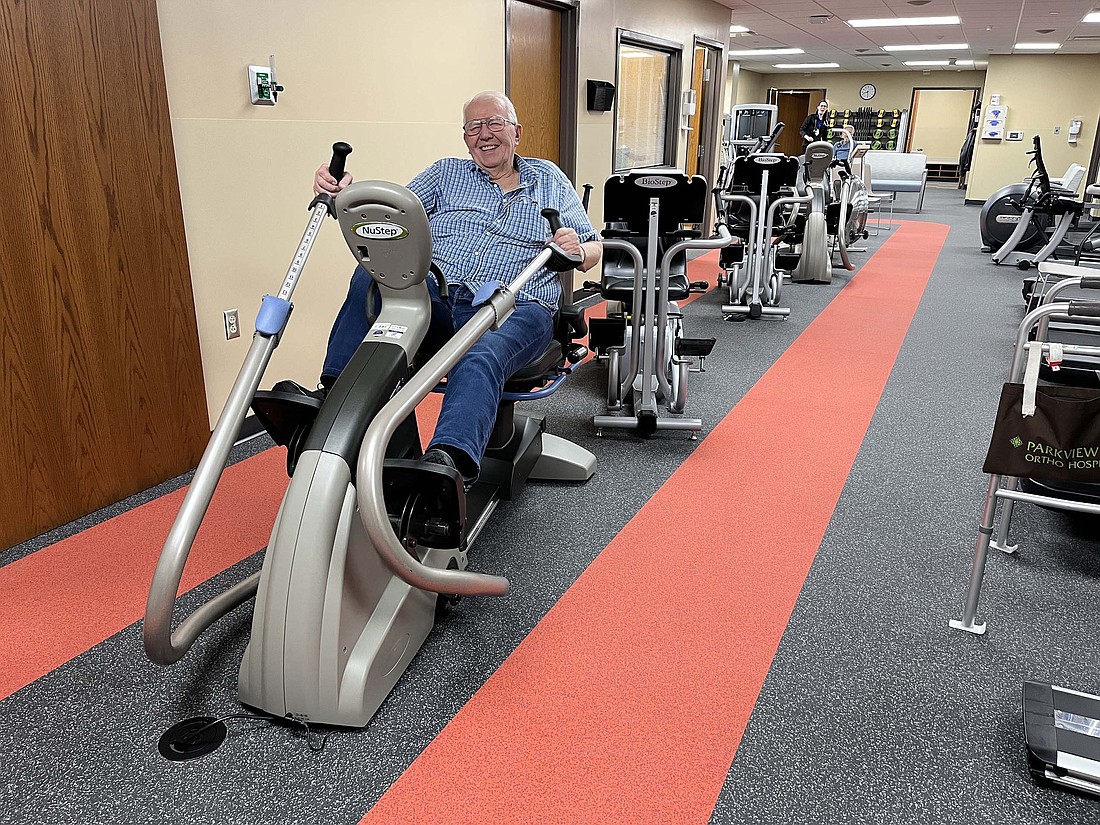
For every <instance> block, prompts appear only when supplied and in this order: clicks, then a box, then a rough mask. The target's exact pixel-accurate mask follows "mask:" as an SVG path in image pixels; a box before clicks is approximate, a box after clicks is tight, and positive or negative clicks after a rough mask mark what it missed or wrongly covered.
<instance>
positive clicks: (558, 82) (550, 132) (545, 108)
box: [505, 0, 577, 182]
mask: <svg viewBox="0 0 1100 825" xmlns="http://www.w3.org/2000/svg"><path fill="white" fill-rule="evenodd" d="M505 27H506V35H505V39H506V42H507V48H506V54H505V63H506V74H507V83H506V87H505V90H506V92H507V94H508V97H510V98H511V99H512V102H513V103H514V104H515V106H516V113H517V115H518V116H519V120H520V123H522V124H523V147H522V149H523V154H524V155H527V156H529V157H535V158H543V159H545V160H549V161H553V162H554V163H556V164H557V165H558V166H559V167H560V168H561V170H562V171H563V172H565V174H566V176H567V177H568V178H569V179H570V180H571V181H574V182H575V177H576V155H577V142H576V134H577V60H576V54H577V28H576V27H577V3H576V2H552V0H545V1H543V0H508V6H507V19H506V23H505Z"/></svg>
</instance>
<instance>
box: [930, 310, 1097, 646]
mask: <svg viewBox="0 0 1100 825" xmlns="http://www.w3.org/2000/svg"><path fill="white" fill-rule="evenodd" d="M1098 307H1100V305H1097V304H1095V303H1091V302H1089V303H1083V304H1071V305H1068V306H1067V305H1066V304H1063V303H1057V304H1054V303H1046V304H1043V305H1041V306H1039V307H1036V308H1035V309H1033V310H1032V311H1031V312H1029V313H1028V314H1027V315H1026V316H1024V319H1023V321H1022V322H1021V323H1020V327H1019V331H1018V332H1017V334H1016V344H1015V347H1014V349H1013V356H1012V367H1011V369H1010V370H1009V379H1008V380H1009V381H1012V382H1018V381H1020V380H1021V378H1022V376H1023V371H1024V364H1025V361H1026V354H1027V352H1028V351H1029V350H1030V349H1031V348H1033V347H1037V346H1038V347H1042V349H1043V354H1044V355H1045V354H1047V353H1048V352H1049V350H1050V345H1049V343H1047V342H1045V341H1042V340H1041V339H1036V340H1035V341H1031V342H1029V341H1028V336H1029V335H1030V333H1031V330H1032V329H1033V328H1037V327H1038V326H1039V325H1040V324H1045V323H1046V321H1047V320H1048V319H1050V318H1055V319H1062V318H1069V317H1071V315H1073V316H1074V317H1079V318H1081V319H1084V318H1092V319H1093V320H1094V321H1095V322H1096V323H1098V324H1100V318H1097V317H1096V316H1095V315H1085V314H1080V315H1075V313H1074V310H1075V308H1087V309H1088V311H1090V312H1092V311H1096V310H1097V309H1098ZM1063 350H1064V352H1065V353H1066V354H1071V355H1092V356H1100V345H1098V346H1095V347H1093V346H1073V345H1063ZM1002 500H1003V501H1004V506H1003V507H1002V508H1001V514H1000V521H999V522H998V523H997V525H996V526H997V535H996V538H994V523H995V522H996V517H997V503H998V502H999V501H1002ZM1017 501H1021V502H1025V503H1028V504H1037V505H1041V506H1043V507H1050V508H1054V509H1058V510H1070V511H1073V512H1078V513H1097V514H1100V505H1098V504H1088V503H1085V502H1080V501H1074V500H1070V499H1064V498H1058V497H1054V496H1044V495H1038V494H1035V493H1025V492H1023V491H1022V490H1021V489H1020V485H1019V479H1016V478H1010V477H1006V476H1001V475H991V476H990V477H989V485H988V487H987V488H986V494H985V500H984V503H983V505H982V515H981V521H980V523H979V525H978V537H977V542H976V544H975V547H974V558H973V563H972V566H971V571H970V582H969V584H968V586H967V590H966V595H965V597H964V600H963V613H962V618H960V619H952V620H951V622H950V625H951V627H953V628H955V629H956V630H965V631H967V632H969V633H974V634H977V635H981V634H983V633H985V630H986V626H985V622H979V621H978V620H977V613H978V600H979V598H980V597H981V590H982V582H983V580H984V578H985V565H986V561H987V559H988V556H989V548H990V547H993V548H994V549H997V550H1000V551H1002V552H1004V553H1015V552H1016V550H1017V546H1016V545H1014V544H1009V541H1008V531H1009V527H1010V526H1011V522H1012V508H1013V505H1014V503H1015V502H1017Z"/></svg>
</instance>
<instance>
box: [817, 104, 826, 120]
mask: <svg viewBox="0 0 1100 825" xmlns="http://www.w3.org/2000/svg"><path fill="white" fill-rule="evenodd" d="M828 113H829V104H828V103H826V102H825V101H821V102H820V103H818V104H817V116H818V117H825V115H827V114H828Z"/></svg>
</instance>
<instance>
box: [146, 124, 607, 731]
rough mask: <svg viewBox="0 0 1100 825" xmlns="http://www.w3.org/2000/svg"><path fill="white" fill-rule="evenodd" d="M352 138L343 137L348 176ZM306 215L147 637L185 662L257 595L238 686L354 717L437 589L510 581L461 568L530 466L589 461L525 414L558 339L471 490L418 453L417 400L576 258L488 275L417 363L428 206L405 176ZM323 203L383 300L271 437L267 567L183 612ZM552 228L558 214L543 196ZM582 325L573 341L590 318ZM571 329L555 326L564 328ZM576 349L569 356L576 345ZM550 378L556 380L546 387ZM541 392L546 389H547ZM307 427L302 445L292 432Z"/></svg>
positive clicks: (261, 696) (544, 474)
mask: <svg viewBox="0 0 1100 825" xmlns="http://www.w3.org/2000/svg"><path fill="white" fill-rule="evenodd" d="M350 151H351V149H350V147H348V146H347V145H346V144H337V145H336V146H335V147H334V154H333V159H332V162H331V163H330V164H329V168H330V170H332V173H333V175H334V176H336V177H337V179H339V178H340V177H341V176H342V174H343V168H344V158H345V157H346V155H347V153H348V152H350ZM311 206H312V209H313V213H312V216H311V219H310V223H309V226H308V227H307V230H306V233H305V236H304V237H303V239H302V242H301V244H300V245H299V248H298V252H297V254H296V255H295V257H294V263H293V264H292V265H291V268H290V271H289V272H288V274H287V276H286V279H285V281H284V284H283V289H282V290H281V291H280V293H279V296H278V297H277V298H272V297H271V296H267V297H265V298H264V303H263V306H262V308H261V310H260V316H259V318H258V319H257V325H256V334H255V336H254V338H253V343H252V347H251V349H250V350H249V354H248V356H247V358H246V361H245V364H244V366H243V367H242V369H241V372H240V374H239V375H238V378H237V381H236V383H235V384H234V386H233V389H232V391H231V393H230V397H229V401H228V402H227V404H226V407H225V410H224V411H223V413H222V415H221V417H220V418H219V420H218V424H217V426H216V427H215V429H214V433H213V435H212V437H211V441H210V444H209V445H208V446H207V449H206V452H205V453H204V455H203V458H202V461H201V462H200V464H199V468H198V470H197V471H196V473H195V477H194V480H193V482H192V484H191V486H190V488H189V489H188V492H187V494H186V496H185V498H184V502H183V505H182V506H181V508H180V512H179V514H178V515H177V517H176V521H175V523H174V524H173V526H172V529H171V531H170V532H169V535H168V539H167V540H166V542H165V546H164V549H163V551H162V553H161V558H160V561H159V563H158V565H157V569H156V573H155V574H154V577H153V582H152V585H151V587H150V591H149V599H148V602H147V605H146V613H145V628H144V637H145V650H146V654H147V655H148V657H149V658H150V659H151V660H152V661H154V662H156V663H158V664H171V663H173V662H175V661H178V660H179V659H180V658H181V657H182V656H183V655H184V654H186V652H187V651H188V650H189V649H190V647H191V646H192V644H193V643H194V641H195V640H196V638H197V637H198V635H199V634H200V633H202V631H203V630H205V629H206V628H207V627H209V626H210V625H211V624H212V623H213V622H214V621H216V620H217V619H218V618H219V617H221V616H222V615H224V614H225V613H227V612H228V611H229V610H231V609H233V608H234V607H236V606H237V605H238V604H241V603H242V602H244V601H246V600H247V599H249V598H251V597H252V596H253V595H255V597H256V605H255V609H254V612H253V619H252V633H251V638H250V640H249V643H248V647H247V649H246V650H245V654H244V657H243V660H242V662H241V667H240V676H239V696H240V700H241V702H243V703H244V704H246V705H249V706H252V707H256V708H259V709H261V710H263V711H266V712H267V713H269V714H271V715H272V716H274V717H280V718H282V717H289V718H293V719H295V720H302V721H308V722H319V723H324V724H333V725H343V726H351V727H361V726H363V725H365V724H367V722H368V721H369V720H370V719H371V717H372V716H373V715H374V713H375V711H376V710H377V709H378V707H379V705H380V704H381V703H382V701H383V700H384V699H385V697H386V696H387V695H388V694H389V692H390V690H391V689H392V688H393V686H394V684H395V683H396V682H397V680H398V678H399V677H400V675H401V674H402V673H403V672H404V670H405V668H406V667H407V666H408V664H409V662H410V661H411V660H412V658H413V657H414V656H415V654H416V652H417V651H418V650H419V648H420V646H421V644H422V643H423V641H424V639H425V637H426V636H427V634H428V632H429V631H430V630H431V628H432V625H433V624H434V621H435V617H436V612H437V607H438V603H439V600H440V599H441V598H444V599H446V598H447V597H448V596H451V595H491V596H502V595H505V594H506V593H507V592H508V581H507V579H504V578H502V577H500V576H494V575H487V574H483V573H475V572H472V571H470V570H468V569H467V563H468V556H467V553H468V550H469V548H470V544H471V542H472V541H473V539H474V537H475V536H476V534H477V533H478V532H479V531H480V529H481V527H482V526H483V525H484V523H485V519H486V518H487V516H488V514H489V513H491V512H492V509H493V507H495V506H496V502H497V501H499V500H500V499H507V498H510V497H511V496H512V495H513V494H514V493H515V492H516V490H517V488H518V487H519V486H521V485H522V483H523V481H524V480H525V479H526V478H540V479H565V480H571V481H584V480H586V479H587V478H588V477H590V476H591V475H592V473H593V471H594V469H595V457H594V456H593V455H592V454H591V453H589V452H588V451H587V450H584V449H582V448H580V447H578V446H576V445H574V444H571V443H570V442H568V441H565V440H564V439H561V438H558V437H556V436H552V435H550V434H548V433H545V432H544V429H545V425H544V422H543V420H542V418H541V417H539V416H522V415H519V414H515V415H513V413H514V410H513V405H514V402H515V401H516V400H522V399H523V398H526V397H532V395H533V394H529V393H527V392H526V391H527V390H530V388H531V386H533V385H534V384H536V383H541V381H542V379H543V378H544V377H546V376H550V377H551V378H553V379H554V382H553V386H554V387H556V386H557V385H558V384H560V379H561V378H563V377H564V375H565V374H567V373H568V372H569V371H571V367H569V366H568V365H567V364H566V360H567V359H566V357H564V356H563V348H562V344H561V342H560V341H557V340H555V341H553V342H552V343H551V346H550V347H549V348H548V349H547V351H546V353H544V355H543V357H541V358H540V359H538V360H537V361H536V362H535V363H533V364H532V365H530V366H529V367H528V368H525V369H524V370H521V371H520V373H517V374H516V375H514V376H512V378H511V379H510V380H509V382H508V383H506V385H505V390H506V394H505V396H504V397H503V400H502V404H501V409H500V411H499V414H498V421H497V427H496V430H495V431H494V436H493V439H492V440H491V442H490V450H489V451H488V452H487V454H486V457H485V459H484V460H483V462H482V477H481V478H480V479H479V481H478V483H477V484H476V485H474V487H472V488H471V489H470V490H469V491H468V492H467V491H465V490H464V486H463V479H462V477H461V475H459V473H458V472H457V471H456V470H454V469H452V468H450V467H444V466H441V465H436V464H428V463H425V462H421V461H416V460H414V459H416V458H417V457H418V456H419V455H420V449H421V448H420V438H419V433H418V431H417V426H416V418H415V415H414V414H413V411H414V409H415V407H416V405H417V404H418V403H419V401H420V400H421V399H423V398H424V397H425V396H426V395H427V394H428V393H429V392H431V391H432V389H433V388H434V387H435V386H436V385H437V384H438V382H439V381H440V380H441V379H442V378H443V376H444V375H446V374H447V373H448V372H449V371H450V369H451V367H452V366H453V365H454V363H455V362H456V361H457V360H458V359H459V358H460V357H462V355H463V354H464V353H465V352H466V351H467V350H468V349H469V348H470V347H471V346H472V345H473V344H474V342H475V341H476V340H477V339H478V338H479V337H480V336H481V335H482V334H483V333H485V332H486V331H487V330H489V329H490V328H492V327H494V326H498V325H499V324H501V323H503V322H504V320H505V319H506V318H507V317H508V316H509V315H510V313H511V312H512V310H513V309H514V307H515V295H516V294H517V293H518V292H519V290H520V289H521V288H522V286H523V285H524V284H525V283H526V282H527V281H529V280H530V279H531V278H532V277H534V276H535V275H536V273H538V272H539V271H540V270H541V269H542V268H543V267H544V266H548V267H549V268H551V269H554V270H557V271H564V270H567V269H571V268H573V267H575V266H576V265H577V264H578V263H580V260H579V257H572V256H569V255H567V254H565V253H564V252H562V251H561V250H560V249H559V248H558V247H556V246H555V245H553V244H549V243H548V244H547V245H546V246H545V247H544V248H543V250H542V251H541V252H540V253H539V254H538V255H537V256H536V257H535V259H534V260H533V261H532V262H531V264H530V265H528V266H527V267H526V268H525V269H524V270H523V271H522V272H521V273H520V274H519V275H518V276H516V278H515V279H514V280H512V282H511V283H510V284H507V285H496V286H494V287H493V288H491V289H483V290H482V291H481V292H480V293H479V295H478V296H477V298H476V299H475V303H478V304H481V309H480V310H479V311H478V312H477V313H476V314H475V315H474V316H473V317H472V318H471V319H470V321H469V322H468V323H467V324H466V325H465V326H463V327H462V328H461V329H460V330H458V331H456V333H455V334H454V336H453V337H452V338H451V339H450V340H449V341H448V342H447V343H446V344H445V345H444V346H443V347H442V348H441V349H439V351H438V352H436V353H435V354H434V355H433V356H432V357H431V358H429V359H428V360H427V361H426V363H424V364H423V365H422V366H419V368H416V367H417V361H418V357H417V356H418V350H419V348H420V345H421V342H422V341H423V339H424V335H425V332H426V330H427V327H428V324H429V320H430V316H431V308H430V297H429V293H428V289H427V287H426V285H425V283H424V281H425V278H426V277H427V276H428V274H429V268H430V266H431V249H432V247H431V236H430V231H429V225H428V218H427V215H426V214H425V211H424V207H423V205H422V204H421V203H420V201H419V199H418V198H417V197H416V196H415V195H414V194H413V193H412V192H410V191H409V190H408V189H405V188H404V187H401V186H397V185H395V184H392V183H387V182H383V181H359V182H356V183H353V184H350V185H349V186H347V187H346V188H345V189H344V190H343V191H341V193H340V194H339V196H338V197H337V198H336V200H335V203H334V202H333V200H332V199H331V197H329V196H328V195H321V196H318V197H317V198H316V199H314V201H313V204H312V205H311ZM326 214H329V215H333V216H335V217H338V218H339V222H340V226H341V229H342V230H343V234H344V238H345V240H346V241H347V243H348V245H349V247H351V250H352V252H353V254H354V255H355V257H356V259H357V260H358V261H359V263H360V264H361V265H362V266H363V268H364V269H365V270H366V271H367V272H368V273H369V274H370V276H371V278H372V279H373V280H374V282H375V284H376V285H377V288H378V290H379V293H380V294H381V299H382V302H381V303H382V305H381V310H380V312H379V314H378V316H377V319H376V320H375V322H374V323H373V325H372V327H371V328H370V331H369V332H368V334H367V337H366V338H365V339H364V341H363V343H362V344H361V345H360V346H359V349H358V350H357V351H356V354H355V356H354V357H353V358H352V360H351V362H350V363H349V364H348V366H347V367H346V368H345V369H344V370H343V372H341V374H340V377H339V379H338V380H337V381H336V383H335V384H334V385H333V387H332V389H331V390H330V391H329V393H328V394H327V396H326V397H325V399H324V401H323V403H314V402H316V399H312V398H307V397H303V399H302V400H301V402H300V403H299V404H298V405H297V408H296V409H286V410H284V413H285V414H284V415H283V416H281V419H282V420H283V421H284V422H288V423H287V425H286V428H285V430H284V431H283V432H282V433H281V435H280V436H276V435H273V437H276V440H277V441H278V440H280V438H282V440H283V441H284V442H285V443H288V445H291V446H290V449H294V450H296V451H297V452H298V455H297V457H296V460H295V461H294V462H293V467H294V469H293V475H292V477H291V481H290V485H289V487H288V489H287V492H286V496H285V498H284V499H283V503H282V506H281V507H280V509H279V514H278V516H277V518H276V522H275V525H274V528H273V530H272V535H271V540H270V543H269V544H268V548H267V552H266V555H265V557H264V561H263V568H262V570H261V571H260V572H259V573H258V574H255V575H253V576H250V577H249V578H247V579H245V580H244V581H242V582H240V583H238V584H237V585H235V586H233V587H231V588H230V589H229V590H226V591H225V592H223V593H221V594H219V595H217V596H215V597H214V598H213V599H211V600H210V601H209V602H207V603H206V604H204V605H203V606H201V607H200V608H199V609H198V610H196V611H195V612H194V613H192V614H191V615H190V616H189V617H187V618H186V619H184V620H183V621H182V622H181V623H180V625H179V627H178V628H177V629H175V630H174V631H173V629H172V624H173V613H174V608H175V599H176V593H177V590H178V588H179V583H180V579H181V576H182V573H183V568H184V565H185V564H186V561H187V556H188V554H189V552H190V550H191V546H192V543H193V541H194V538H195V534H196V533H197V531H198V527H199V524H200V523H201V521H202V518H203V516H204V514H205V512H206V509H207V507H208V506H209V503H210V500H211V498H212V496H213V493H214V488H215V487H216V485H217V483H218V480H219V478H220V476H221V473H222V470H223V468H224V466H225V461H226V458H227V456H228V453H229V449H230V447H231V446H232V443H233V439H234V438H235V437H236V434H237V432H238V431H239V429H240V424H241V422H242V421H243V419H244V415H245V413H246V412H247V409H248V405H249V403H250V402H251V401H252V400H253V396H254V395H256V388H257V387H258V386H259V382H260V380H261V377H262V374H263V371H264V369H265V368H266V366H267V363H268V361H269V360H270V357H271V354H272V352H273V351H274V348H275V346H277V344H278V341H279V338H280V336H281V335H282V332H283V330H284V328H285V325H286V321H287V319H288V317H289V314H290V309H291V304H290V302H289V298H290V295H291V293H292V292H293V289H294V286H295V283H296V282H297V278H298V277H299V275H300V274H301V270H302V267H303V266H304V263H305V260H306V258H307V257H308V255H309V251H310V248H311V247H312V244H313V240H314V238H315V237H316V234H317V232H318V230H319V228H320V225H321V223H322V222H323V220H324V217H325V215H326ZM543 215H544V216H545V217H546V218H547V220H548V222H549V225H550V232H551V233H552V232H553V231H554V228H555V222H556V221H557V213H556V212H554V211H553V210H544V211H543ZM576 326H578V325H575V326H574V329H572V331H571V332H570V334H569V336H568V337H569V338H570V339H572V338H575V337H579V335H581V334H583V333H584V332H585V331H586V330H583V317H582V318H581V319H580V323H579V327H581V328H582V329H580V330H579V331H578V329H576ZM560 332H561V327H559V333H560ZM585 354H586V351H585V350H584V348H583V347H578V346H575V345H573V346H571V347H569V348H568V357H569V358H570V359H573V358H575V359H576V361H577V362H579V361H580V360H582V359H583V357H584V355H585ZM551 389H552V388H548V389H547V390H546V392H548V391H551ZM543 394H545V393H543ZM300 427H305V434H304V435H301V436H300V437H298V438H296V439H294V440H293V442H291V440H290V438H289V436H288V433H289V432H295V431H297V429H298V428H300Z"/></svg>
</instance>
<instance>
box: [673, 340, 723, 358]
mask: <svg viewBox="0 0 1100 825" xmlns="http://www.w3.org/2000/svg"><path fill="white" fill-rule="evenodd" d="M717 340H718V339H717V338H677V339H676V354H677V355H678V356H681V357H684V358H706V357H707V356H708V355H710V353H711V350H713V349H714V344H715V342H716V341H717Z"/></svg>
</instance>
